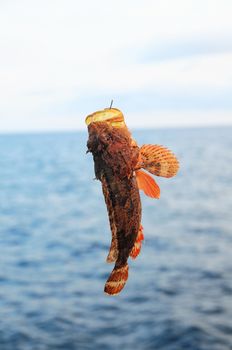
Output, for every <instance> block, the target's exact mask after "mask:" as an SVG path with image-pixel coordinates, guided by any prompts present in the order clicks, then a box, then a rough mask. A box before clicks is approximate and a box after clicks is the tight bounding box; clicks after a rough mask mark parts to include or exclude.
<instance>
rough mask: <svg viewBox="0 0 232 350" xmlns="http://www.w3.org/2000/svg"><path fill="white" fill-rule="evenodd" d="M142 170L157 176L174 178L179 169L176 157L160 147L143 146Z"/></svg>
mask: <svg viewBox="0 0 232 350" xmlns="http://www.w3.org/2000/svg"><path fill="white" fill-rule="evenodd" d="M140 164H141V168H144V169H145V170H147V171H149V172H150V173H152V174H154V175H156V176H163V177H172V176H175V175H176V173H177V171H178V169H179V162H178V160H177V158H176V157H175V155H174V154H173V153H172V152H171V151H170V150H169V149H167V148H165V147H163V146H160V145H143V146H142V147H141V148H140Z"/></svg>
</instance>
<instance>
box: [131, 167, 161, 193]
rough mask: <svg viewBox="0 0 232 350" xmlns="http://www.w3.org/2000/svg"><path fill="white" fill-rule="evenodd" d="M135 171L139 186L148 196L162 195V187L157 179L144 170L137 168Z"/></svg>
mask: <svg viewBox="0 0 232 350" xmlns="http://www.w3.org/2000/svg"><path fill="white" fill-rule="evenodd" d="M135 173H136V180H137V184H138V188H139V189H140V190H142V191H143V192H144V193H145V194H146V195H147V196H148V197H151V198H157V199H158V198H159V197H160V188H159V186H158V185H157V183H156V182H155V180H154V179H153V178H152V177H151V176H150V175H148V174H147V173H145V172H144V171H143V170H136V172H135Z"/></svg>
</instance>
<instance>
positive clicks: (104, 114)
mask: <svg viewBox="0 0 232 350" xmlns="http://www.w3.org/2000/svg"><path fill="white" fill-rule="evenodd" d="M102 122H105V123H109V124H110V125H111V126H113V127H115V128H124V127H125V126H126V124H125V121H124V116H123V114H122V112H121V111H120V110H119V109H117V108H105V109H103V110H101V111H97V112H95V113H92V114H90V115H88V116H87V117H86V118H85V123H86V125H87V126H89V125H90V124H91V123H102Z"/></svg>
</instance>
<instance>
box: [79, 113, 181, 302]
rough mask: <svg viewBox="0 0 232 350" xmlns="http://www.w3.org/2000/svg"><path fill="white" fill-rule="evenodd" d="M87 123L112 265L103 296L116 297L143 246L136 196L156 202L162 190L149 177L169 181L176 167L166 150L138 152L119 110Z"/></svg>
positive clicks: (146, 147)
mask: <svg viewBox="0 0 232 350" xmlns="http://www.w3.org/2000/svg"><path fill="white" fill-rule="evenodd" d="M85 123H86V125H87V127H88V141H87V153H88V152H91V153H92V156H93V161H94V172H95V177H96V179H97V180H100V181H101V184H102V192H103V195H104V198H105V203H106V207H107V211H108V216H109V224H110V229H111V234H112V239H111V245H110V249H109V253H108V256H107V259H106V261H107V262H108V263H114V268H113V270H112V272H111V274H110V275H109V278H108V279H107V281H106V283H105V287H104V291H105V293H106V294H108V295H117V294H119V293H120V292H121V290H122V289H123V288H124V286H125V284H126V282H127V280H128V275H129V265H128V259H129V258H132V259H136V258H137V256H138V255H139V254H140V251H141V247H142V243H143V241H144V233H143V226H142V224H141V218H142V207H141V199H140V192H139V191H140V190H142V191H143V192H144V193H145V195H147V196H149V197H151V198H156V199H158V198H159V197H160V188H159V186H158V184H157V183H156V181H155V180H154V178H153V177H152V176H151V175H150V174H152V175H156V176H161V177H165V178H170V177H173V176H175V175H176V174H177V172H178V170H179V162H178V160H177V158H176V156H175V155H174V154H173V153H172V152H171V151H170V150H169V149H168V148H166V147H164V146H161V145H151V144H148V145H146V144H145V145H143V146H141V147H139V146H138V144H137V142H136V141H135V140H134V139H133V137H132V135H131V132H130V131H129V129H128V127H127V125H126V123H125V118H124V115H123V113H122V112H121V111H120V110H119V109H117V108H112V107H110V108H105V109H103V110H100V111H97V112H94V113H92V114H90V115H88V116H87V117H86V119H85ZM149 173H150V174H149Z"/></svg>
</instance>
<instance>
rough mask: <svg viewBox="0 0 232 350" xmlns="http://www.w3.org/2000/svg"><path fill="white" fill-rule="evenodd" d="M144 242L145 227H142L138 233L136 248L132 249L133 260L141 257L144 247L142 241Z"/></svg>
mask: <svg viewBox="0 0 232 350" xmlns="http://www.w3.org/2000/svg"><path fill="white" fill-rule="evenodd" d="M143 240H144V235H143V226H142V225H140V228H139V232H138V235H137V238H136V241H135V244H134V247H133V248H132V250H131V252H130V257H131V258H132V259H136V258H137V256H138V255H139V253H140V250H141V247H142V241H143Z"/></svg>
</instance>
